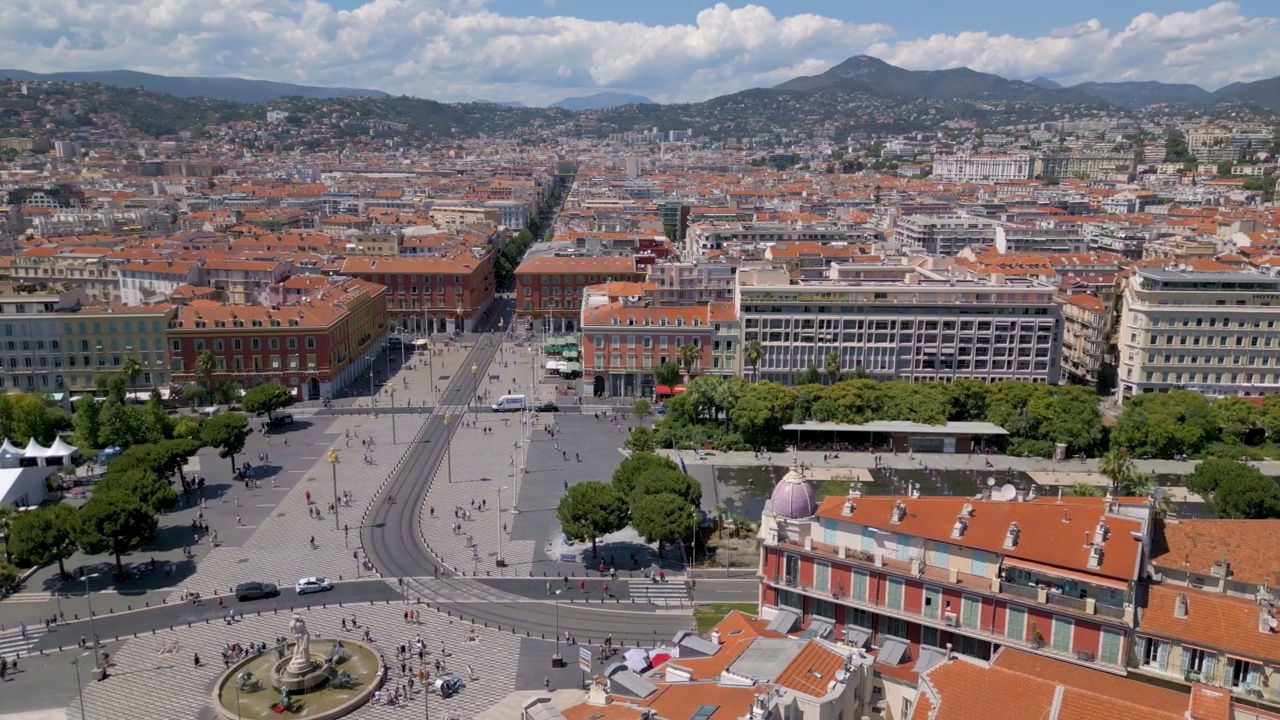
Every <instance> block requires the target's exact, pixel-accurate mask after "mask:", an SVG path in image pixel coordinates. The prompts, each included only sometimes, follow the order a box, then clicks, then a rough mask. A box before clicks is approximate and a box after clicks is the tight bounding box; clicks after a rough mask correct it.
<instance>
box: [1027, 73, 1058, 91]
mask: <svg viewBox="0 0 1280 720" xmlns="http://www.w3.org/2000/svg"><path fill="white" fill-rule="evenodd" d="M1030 82H1031V84H1032V85H1035V86H1036V87H1040V88H1044V89H1045V90H1061V89H1062V88H1063V86H1062V84H1061V83H1058V82H1056V81H1053V80H1050V79H1049V78H1047V77H1045V76H1043V75H1039V76H1036V78H1035V79H1033V80H1031V81H1030Z"/></svg>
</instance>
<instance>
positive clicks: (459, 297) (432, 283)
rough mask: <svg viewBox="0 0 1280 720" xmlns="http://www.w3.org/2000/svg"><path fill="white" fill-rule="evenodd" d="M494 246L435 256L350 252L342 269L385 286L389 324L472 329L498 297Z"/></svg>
mask: <svg viewBox="0 0 1280 720" xmlns="http://www.w3.org/2000/svg"><path fill="white" fill-rule="evenodd" d="M493 262H494V251H493V248H492V247H489V246H487V245H477V246H472V247H469V248H465V249H461V250H459V249H454V250H453V251H451V252H449V253H447V254H442V255H439V256H436V257H402V258H378V257H348V258H347V259H346V260H345V261H343V263H342V274H343V275H346V276H349V277H356V278H360V279H362V280H366V281H368V282H372V283H378V284H379V285H383V286H385V287H386V288H387V294H386V304H387V314H388V317H389V318H390V321H391V324H392V325H394V326H396V327H399V328H401V329H403V330H406V331H412V332H426V333H427V334H431V333H448V332H473V331H474V330H475V329H476V327H477V325H478V324H479V322H480V320H481V317H482V316H483V315H484V314H485V313H486V312H488V310H489V308H490V306H491V305H492V304H493V299H494V288H495V285H494V282H495V281H494V275H493Z"/></svg>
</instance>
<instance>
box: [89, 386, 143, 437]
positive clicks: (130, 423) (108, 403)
mask: <svg viewBox="0 0 1280 720" xmlns="http://www.w3.org/2000/svg"><path fill="white" fill-rule="evenodd" d="M98 422H99V426H98V447H110V446H113V445H114V446H116V447H122V448H124V447H129V446H130V445H136V444H138V443H143V442H146V441H147V429H146V419H145V418H144V417H143V414H142V411H141V410H139V409H138V408H137V407H136V406H134V405H124V404H122V403H121V402H120V401H119V400H117V399H115V397H108V398H107V399H106V400H104V401H103V402H102V409H101V410H100V411H99V412H98Z"/></svg>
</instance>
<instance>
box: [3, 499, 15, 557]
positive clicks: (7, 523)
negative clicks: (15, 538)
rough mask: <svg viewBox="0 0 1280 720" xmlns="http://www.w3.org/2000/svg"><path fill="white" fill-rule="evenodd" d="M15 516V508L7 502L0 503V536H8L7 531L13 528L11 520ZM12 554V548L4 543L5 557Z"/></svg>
mask: <svg viewBox="0 0 1280 720" xmlns="http://www.w3.org/2000/svg"><path fill="white" fill-rule="evenodd" d="M17 517H18V510H17V508H15V507H14V506H12V505H9V504H7V503H0V536H3V537H6V538H7V537H9V531H10V530H11V529H12V528H13V521H14V520H16V519H17ZM6 542H7V541H6ZM12 554H13V548H12V547H10V546H9V545H8V544H6V545H5V557H6V558H8V557H9V556H10V555H12Z"/></svg>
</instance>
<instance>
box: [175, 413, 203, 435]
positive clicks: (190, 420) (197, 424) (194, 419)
mask: <svg viewBox="0 0 1280 720" xmlns="http://www.w3.org/2000/svg"><path fill="white" fill-rule="evenodd" d="M202 430H204V418H202V417H200V416H199V415H183V416H182V417H180V418H178V420H177V422H175V423H174V424H173V437H175V438H186V439H189V440H199V439H200V433H201V431H202Z"/></svg>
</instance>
